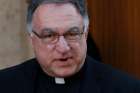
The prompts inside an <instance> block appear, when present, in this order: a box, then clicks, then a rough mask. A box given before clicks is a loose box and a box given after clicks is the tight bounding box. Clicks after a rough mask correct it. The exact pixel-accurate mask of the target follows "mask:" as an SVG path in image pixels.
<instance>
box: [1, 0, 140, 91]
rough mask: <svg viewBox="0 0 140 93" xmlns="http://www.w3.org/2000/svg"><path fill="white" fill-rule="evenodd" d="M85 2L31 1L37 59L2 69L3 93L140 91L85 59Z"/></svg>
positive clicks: (139, 86)
mask: <svg viewBox="0 0 140 93" xmlns="http://www.w3.org/2000/svg"><path fill="white" fill-rule="evenodd" d="M84 4H85V2H84V1H83V0H32V1H31V4H30V5H29V8H28V16H27V25H28V31H29V35H30V39H31V42H32V45H33V49H34V52H35V55H36V58H35V59H32V60H29V61H26V62H25V63H23V64H20V65H18V66H15V67H11V68H8V69H5V70H2V71H0V93H140V91H139V90H140V83H139V81H137V80H135V79H133V78H131V77H128V76H127V75H124V74H123V73H121V72H119V71H117V70H114V69H112V68H111V67H110V66H106V65H104V64H102V63H99V62H96V61H95V60H94V59H92V58H90V57H88V56H87V55H86V51H87V47H86V39H87V34H88V31H87V30H88V23H89V22H88V16H87V12H86V8H85V5H84Z"/></svg>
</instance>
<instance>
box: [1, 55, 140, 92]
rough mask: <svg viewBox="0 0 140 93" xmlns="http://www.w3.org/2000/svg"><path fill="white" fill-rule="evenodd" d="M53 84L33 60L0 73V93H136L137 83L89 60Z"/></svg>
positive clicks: (138, 89) (125, 75) (139, 88)
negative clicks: (79, 69) (62, 80)
mask: <svg viewBox="0 0 140 93" xmlns="http://www.w3.org/2000/svg"><path fill="white" fill-rule="evenodd" d="M65 80H66V85H60V86H59V85H56V84H54V79H53V78H52V77H49V76H47V75H46V74H44V73H43V72H42V70H41V68H40V66H39V64H38V63H37V61H36V59H32V60H29V61H27V62H25V63H23V64H20V65H17V66H14V67H11V68H8V69H5V70H1V71H0V93H140V81H139V80H136V79H134V78H132V77H129V76H128V75H127V74H124V73H121V72H120V71H118V70H115V69H112V67H110V66H108V65H104V64H102V63H100V62H96V61H95V60H93V59H92V58H90V57H87V58H86V62H85V64H84V67H83V68H82V70H81V71H80V72H79V73H77V74H76V75H74V76H72V77H69V78H66V79H65Z"/></svg>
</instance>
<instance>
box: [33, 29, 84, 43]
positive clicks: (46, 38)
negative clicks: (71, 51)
mask: <svg viewBox="0 0 140 93" xmlns="http://www.w3.org/2000/svg"><path fill="white" fill-rule="evenodd" d="M32 32H33V33H34V34H35V35H36V36H37V37H38V38H39V39H41V40H42V41H43V42H44V43H47V44H55V43H57V42H58V40H59V37H60V36H63V37H64V38H65V40H66V41H67V42H73V41H78V40H80V39H81V37H82V34H83V33H84V30H83V31H80V30H79V28H78V27H74V28H71V29H70V30H69V31H67V32H66V33H64V34H63V35H59V34H58V33H56V32H54V31H50V30H48V29H47V31H44V33H43V34H42V35H39V34H38V33H37V32H36V31H32Z"/></svg>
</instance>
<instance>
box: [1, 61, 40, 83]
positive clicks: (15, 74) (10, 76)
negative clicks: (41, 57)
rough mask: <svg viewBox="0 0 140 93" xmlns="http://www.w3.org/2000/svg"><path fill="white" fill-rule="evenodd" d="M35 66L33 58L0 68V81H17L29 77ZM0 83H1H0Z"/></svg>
mask: <svg viewBox="0 0 140 93" xmlns="http://www.w3.org/2000/svg"><path fill="white" fill-rule="evenodd" d="M36 68H37V62H36V60H35V59H31V60H28V61H25V62H23V63H22V64H19V65H16V66H13V67H9V68H6V69H3V70H0V82H1V83H2V82H3V83H6V82H9V83H10V82H11V83H12V82H16V81H17V82H18V81H22V80H23V79H26V78H30V77H31V75H32V74H33V73H34V72H35V70H36ZM0 85H1V84H0Z"/></svg>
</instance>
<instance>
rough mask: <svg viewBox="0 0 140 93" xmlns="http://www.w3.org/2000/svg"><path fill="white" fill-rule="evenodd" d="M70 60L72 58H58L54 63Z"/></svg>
mask: <svg viewBox="0 0 140 93" xmlns="http://www.w3.org/2000/svg"><path fill="white" fill-rule="evenodd" d="M71 59H72V57H66V58H58V59H56V60H55V61H57V62H69V61H70V60H71Z"/></svg>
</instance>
